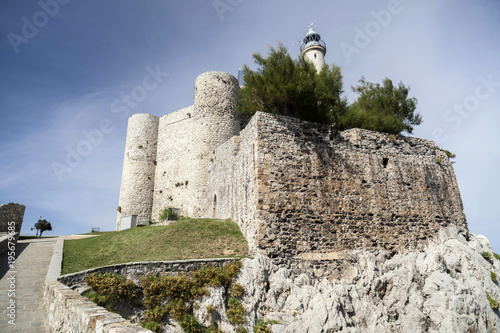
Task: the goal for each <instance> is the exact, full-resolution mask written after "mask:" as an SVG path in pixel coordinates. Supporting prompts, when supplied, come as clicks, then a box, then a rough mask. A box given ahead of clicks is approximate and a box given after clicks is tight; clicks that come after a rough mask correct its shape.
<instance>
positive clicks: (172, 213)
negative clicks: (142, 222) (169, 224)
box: [158, 207, 179, 221]
mask: <svg viewBox="0 0 500 333" xmlns="http://www.w3.org/2000/svg"><path fill="white" fill-rule="evenodd" d="M158 218H159V219H160V221H166V220H169V221H173V220H175V221H177V220H178V219H179V209H177V208H173V207H165V208H163V209H162V211H161V212H160V215H159V216H158Z"/></svg>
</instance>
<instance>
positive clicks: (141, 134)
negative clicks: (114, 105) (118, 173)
mask: <svg viewBox="0 0 500 333" xmlns="http://www.w3.org/2000/svg"><path fill="white" fill-rule="evenodd" d="M158 123H159V118H158V117H157V116H154V115H151V114H145V113H138V114H134V115H132V116H131V117H130V118H129V120H128V126H127V139H126V143H125V157H124V158H123V172H122V184H121V189H120V199H119V202H118V218H117V222H116V229H117V230H121V229H122V226H121V221H122V218H124V217H130V216H136V218H135V219H136V220H137V221H140V220H145V219H151V209H152V205H153V195H154V178H155V167H156V146H157V142H158ZM127 223H128V222H127Z"/></svg>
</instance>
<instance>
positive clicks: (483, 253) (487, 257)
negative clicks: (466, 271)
mask: <svg viewBox="0 0 500 333" xmlns="http://www.w3.org/2000/svg"><path fill="white" fill-rule="evenodd" d="M481 255H482V256H483V258H484V259H486V260H490V259H491V253H489V252H486V251H484V252H482V253H481Z"/></svg>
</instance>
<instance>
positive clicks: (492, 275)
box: [490, 271, 497, 282]
mask: <svg viewBox="0 0 500 333" xmlns="http://www.w3.org/2000/svg"><path fill="white" fill-rule="evenodd" d="M490 273H491V281H493V282H497V273H495V272H493V271H490Z"/></svg>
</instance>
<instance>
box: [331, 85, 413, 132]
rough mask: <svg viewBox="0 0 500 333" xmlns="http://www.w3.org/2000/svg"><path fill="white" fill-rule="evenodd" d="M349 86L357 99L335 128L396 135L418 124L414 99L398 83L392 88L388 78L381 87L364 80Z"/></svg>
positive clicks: (406, 89) (403, 86)
mask: <svg viewBox="0 0 500 333" xmlns="http://www.w3.org/2000/svg"><path fill="white" fill-rule="evenodd" d="M359 83H360V84H359V85H358V86H356V87H354V86H353V87H352V89H353V91H354V92H357V93H359V97H358V99H357V100H356V101H355V102H354V103H353V104H351V105H350V106H349V107H348V109H347V112H346V113H345V114H344V115H343V116H341V117H340V119H339V128H340V129H348V128H355V127H357V128H364V129H369V130H373V131H378V132H385V133H391V134H399V133H402V132H408V133H409V134H411V133H412V132H413V126H415V125H420V124H421V123H422V116H421V115H420V114H418V113H416V112H415V109H416V106H417V99H416V98H414V97H413V98H409V97H408V92H409V88H407V87H406V86H405V85H404V84H403V83H402V82H400V83H399V85H398V86H397V87H395V86H394V85H393V83H392V81H391V80H390V79H388V78H385V79H384V80H383V84H382V85H381V84H378V83H370V82H367V81H366V80H365V78H364V77H362V78H361V80H359Z"/></svg>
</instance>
